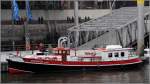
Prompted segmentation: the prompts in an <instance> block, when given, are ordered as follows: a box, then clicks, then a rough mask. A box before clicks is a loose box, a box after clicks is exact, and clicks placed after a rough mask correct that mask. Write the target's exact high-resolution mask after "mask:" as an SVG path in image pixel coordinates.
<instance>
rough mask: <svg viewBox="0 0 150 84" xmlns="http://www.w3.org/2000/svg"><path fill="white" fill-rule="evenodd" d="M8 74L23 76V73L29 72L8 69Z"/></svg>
mask: <svg viewBox="0 0 150 84" xmlns="http://www.w3.org/2000/svg"><path fill="white" fill-rule="evenodd" d="M8 72H9V73H10V74H23V73H29V72H30V71H25V70H19V69H15V68H10V67H9V68H8Z"/></svg>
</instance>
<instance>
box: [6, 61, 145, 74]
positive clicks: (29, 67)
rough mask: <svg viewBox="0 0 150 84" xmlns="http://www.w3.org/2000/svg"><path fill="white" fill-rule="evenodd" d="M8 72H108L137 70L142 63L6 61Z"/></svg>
mask: <svg viewBox="0 0 150 84" xmlns="http://www.w3.org/2000/svg"><path fill="white" fill-rule="evenodd" d="M7 61H8V67H9V72H12V69H13V70H18V71H21V72H62V71H63V72H66V71H85V70H106V69H107V70H109V69H111V70H112V69H115V70H116V69H119V70H122V69H137V67H138V68H140V67H141V64H142V63H136V64H129V65H115V66H59V65H45V64H32V63H25V62H17V61H12V60H10V59H7Z"/></svg>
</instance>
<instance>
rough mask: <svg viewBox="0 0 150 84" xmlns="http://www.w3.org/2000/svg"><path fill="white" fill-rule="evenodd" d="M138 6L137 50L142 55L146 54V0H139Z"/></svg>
mask: <svg viewBox="0 0 150 84" xmlns="http://www.w3.org/2000/svg"><path fill="white" fill-rule="evenodd" d="M137 7H138V21H137V22H138V38H137V51H138V54H139V55H140V56H144V0H137Z"/></svg>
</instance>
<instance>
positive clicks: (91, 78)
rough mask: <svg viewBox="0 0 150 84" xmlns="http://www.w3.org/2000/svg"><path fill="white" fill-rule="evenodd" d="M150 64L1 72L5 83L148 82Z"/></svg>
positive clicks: (149, 82)
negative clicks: (89, 68)
mask: <svg viewBox="0 0 150 84" xmlns="http://www.w3.org/2000/svg"><path fill="white" fill-rule="evenodd" d="M149 70H150V65H149V64H147V65H145V66H143V67H142V68H141V69H134V70H119V71H118V70H117V71H116V70H115V71H114V70H112V71H111V70H109V71H105V70H103V71H81V72H64V73H63V72H61V73H47V74H46V73H45V74H16V75H14V74H13V75H12V74H9V73H1V79H2V82H3V83H147V84H150V79H149Z"/></svg>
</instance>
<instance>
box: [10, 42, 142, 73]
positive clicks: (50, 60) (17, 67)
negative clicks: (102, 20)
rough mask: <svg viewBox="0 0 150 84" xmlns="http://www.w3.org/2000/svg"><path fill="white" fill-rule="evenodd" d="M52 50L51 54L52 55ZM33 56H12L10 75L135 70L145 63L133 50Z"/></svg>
mask: <svg viewBox="0 0 150 84" xmlns="http://www.w3.org/2000/svg"><path fill="white" fill-rule="evenodd" d="M48 50H51V51H52V53H49V51H48ZM48 50H47V51H44V52H41V51H38V52H34V53H33V54H31V55H25V56H23V57H21V56H14V55H13V56H12V55H11V56H10V57H9V59H7V61H8V71H9V73H22V72H29V73H39V72H40V73H41V72H53V71H54V72H55V71H76V70H101V69H104V68H125V67H132V68H133V67H135V66H138V65H140V64H141V63H142V60H141V58H140V57H139V56H138V55H137V54H136V52H135V51H134V49H132V48H122V47H121V46H120V45H108V46H107V47H106V48H95V49H91V50H90V49H89V50H76V49H70V48H63V47H60V48H51V49H48Z"/></svg>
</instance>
